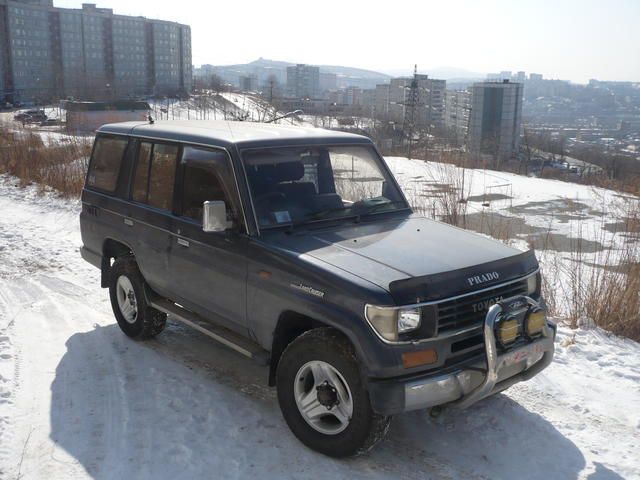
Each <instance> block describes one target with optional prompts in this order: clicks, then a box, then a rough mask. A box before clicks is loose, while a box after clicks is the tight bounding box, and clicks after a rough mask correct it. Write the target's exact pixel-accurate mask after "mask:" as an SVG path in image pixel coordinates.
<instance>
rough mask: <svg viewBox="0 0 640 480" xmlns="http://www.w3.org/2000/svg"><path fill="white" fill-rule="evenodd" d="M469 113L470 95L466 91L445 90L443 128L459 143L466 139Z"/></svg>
mask: <svg viewBox="0 0 640 480" xmlns="http://www.w3.org/2000/svg"><path fill="white" fill-rule="evenodd" d="M470 112H471V94H470V93H469V91H467V90H447V91H446V93H445V116H444V123H445V126H446V127H447V128H448V129H450V130H451V131H452V132H453V133H454V134H455V136H456V138H457V139H458V140H460V141H463V140H465V139H466V138H467V129H468V128H469V113H470Z"/></svg>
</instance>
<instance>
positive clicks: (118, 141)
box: [87, 137, 128, 192]
mask: <svg viewBox="0 0 640 480" xmlns="http://www.w3.org/2000/svg"><path fill="white" fill-rule="evenodd" d="M127 144H128V139H126V138H114V137H98V138H96V144H95V147H94V149H93V155H92V157H91V163H90V166H89V174H88V176H87V185H88V186H90V187H95V188H99V189H100V190H104V191H106V192H113V191H114V190H115V189H116V186H117V185H118V175H119V174H120V167H121V165H122V158H123V157H124V152H125V150H126V149H127Z"/></svg>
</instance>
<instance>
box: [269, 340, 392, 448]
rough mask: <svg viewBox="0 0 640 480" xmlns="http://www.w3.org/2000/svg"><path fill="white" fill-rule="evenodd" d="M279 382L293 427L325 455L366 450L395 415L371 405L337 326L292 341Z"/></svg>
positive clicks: (282, 361)
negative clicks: (380, 412) (382, 412)
mask: <svg viewBox="0 0 640 480" xmlns="http://www.w3.org/2000/svg"><path fill="white" fill-rule="evenodd" d="M276 382H277V388H278V401H279V403H280V409H281V410H282V414H283V416H284V418H285V420H286V422H287V424H288V425H289V428H291V431H292V432H293V433H294V434H295V436H296V437H298V439H299V440H300V441H301V442H302V443H304V444H305V445H307V446H308V447H309V448H312V449H314V450H317V451H318V452H321V453H324V454H325V455H329V456H332V457H346V456H351V455H357V454H360V453H363V452H366V451H367V450H369V449H371V448H372V447H373V446H374V445H375V444H376V443H377V442H379V441H380V440H382V438H384V436H385V434H386V432H387V430H388V428H389V423H390V421H391V417H386V416H382V415H378V414H376V413H375V412H374V411H373V410H372V408H371V403H370V401H369V395H368V393H367V391H366V389H365V388H364V385H363V383H362V380H361V376H360V371H359V368H358V363H357V359H356V355H355V351H354V349H353V346H352V345H351V343H349V341H348V340H347V339H346V338H344V337H343V336H342V335H340V334H339V333H338V332H336V331H335V330H333V329H329V328H319V329H315V330H311V331H309V332H306V333H304V334H303V335H301V336H300V337H298V338H297V339H295V340H294V341H293V342H292V343H291V344H289V346H288V347H287V348H286V350H285V351H284V353H283V354H282V358H281V359H280V362H279V363H278V371H277V380H276Z"/></svg>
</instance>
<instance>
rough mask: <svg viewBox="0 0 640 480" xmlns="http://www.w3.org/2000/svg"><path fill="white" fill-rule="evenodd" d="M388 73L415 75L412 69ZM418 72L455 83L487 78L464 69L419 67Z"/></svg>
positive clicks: (389, 71)
mask: <svg viewBox="0 0 640 480" xmlns="http://www.w3.org/2000/svg"><path fill="white" fill-rule="evenodd" d="M385 72H386V73H388V74H390V75H392V76H394V77H401V76H408V75H411V74H412V73H413V70H411V69H396V70H385ZM418 72H420V73H425V74H427V75H429V76H430V77H431V78H438V79H441V80H453V81H462V80H482V79H484V78H486V76H487V75H486V74H484V73H480V72H472V71H470V70H465V69H463V68H456V67H438V68H425V69H422V68H420V65H418Z"/></svg>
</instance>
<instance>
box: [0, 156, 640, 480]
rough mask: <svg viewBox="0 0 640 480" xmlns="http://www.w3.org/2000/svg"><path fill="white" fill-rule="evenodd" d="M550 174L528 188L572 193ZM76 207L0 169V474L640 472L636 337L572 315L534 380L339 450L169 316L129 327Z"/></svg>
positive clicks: (567, 475) (415, 417)
mask: <svg viewBox="0 0 640 480" xmlns="http://www.w3.org/2000/svg"><path fill="white" fill-rule="evenodd" d="M389 162H390V164H391V166H392V168H393V169H394V170H395V171H396V172H397V173H398V175H399V176H400V178H401V179H402V177H403V176H406V175H412V176H416V175H415V172H414V170H413V169H415V168H417V167H415V165H414V163H415V162H411V163H409V162H407V161H406V160H404V161H402V160H399V159H390V161H389ZM420 168H421V167H420ZM487 175H489V174H488V173H487ZM491 175H493V173H491ZM499 175H501V177H500V179H499V180H496V182H503V180H504V178H503V177H502V176H503V175H507V174H499ZM509 178H510V180H511V181H512V182H516V181H520V179H514V178H511V177H509ZM550 182H551V181H548V180H537V179H526V180H522V181H521V182H520V183H521V185H519V187H518V188H521V189H525V190H526V189H530V191H532V192H541V191H544V192H547V193H548V194H549V195H556V194H557V195H563V192H565V193H564V195H566V196H571V197H573V196H574V194H575V192H574V190H573V189H574V188H577V187H574V186H572V185H568V184H559V185H556V184H555V182H552V183H550ZM564 187H566V190H565V188H564ZM478 188H479V187H478ZM527 191H529V190H527ZM578 194H581V193H580V192H578ZM536 198H537V199H538V200H539V196H538V197H536ZM78 211H79V204H78V203H77V202H68V201H62V200H59V199H56V198H54V197H53V196H51V195H46V196H39V195H38V193H37V190H36V189H35V188H27V189H21V188H19V187H17V186H16V185H15V180H14V179H12V178H9V177H6V176H0V212H3V214H2V215H0V478H8V479H9V478H10V479H16V478H20V479H23V480H28V479H41V478H47V479H49V480H55V479H68V478H74V479H83V478H99V479H107V478H109V479H111V478H114V479H115V478H117V479H120V478H123V479H125V478H140V479H146V478H149V479H151V478H153V479H164V478H166V479H176V478H185V479H186V478H188V479H192V478H225V479H226V478H249V477H255V478H300V479H305V478H308V479H317V478H328V477H332V478H353V479H357V478H363V479H364V478H367V479H370V478H371V479H376V478H415V479H424V478H435V479H441V478H446V479H451V478H454V479H457V478H491V479H493V478H536V479H538V478H539V479H542V478H544V479H547V478H549V479H571V478H590V479H596V478H597V479H605V478H612V479H614V478H640V460H639V457H638V451H640V346H639V345H638V344H637V343H635V342H632V341H629V340H623V339H619V338H615V337H611V336H609V335H607V334H606V333H604V332H602V331H600V330H598V329H592V330H571V329H569V328H567V327H565V326H562V325H561V326H560V330H559V338H558V343H557V354H556V361H555V363H554V364H552V365H551V366H550V367H549V368H548V369H547V370H546V371H544V372H543V373H542V374H541V375H539V376H538V377H536V378H534V379H533V380H531V381H529V382H527V383H524V384H519V385H517V386H515V387H512V388H511V389H509V390H508V391H506V392H505V393H504V394H500V395H497V396H495V397H493V398H490V399H487V400H485V401H483V402H480V403H479V404H477V405H475V406H473V407H472V408H470V409H469V410H467V411H465V412H462V413H453V412H445V413H444V414H443V415H441V416H440V417H438V418H437V419H432V418H430V417H429V416H428V414H427V413H426V412H414V413H410V414H405V415H400V416H398V417H396V418H395V419H394V422H393V424H392V427H391V430H390V432H389V435H388V437H387V439H386V440H385V441H384V442H383V443H382V444H381V445H379V446H378V448H376V449H375V450H374V451H372V452H370V453H369V454H367V455H365V456H363V457H360V458H356V459H351V460H343V461H337V460H332V459H329V458H326V457H324V456H322V455H319V454H316V453H314V452H312V451H309V450H308V449H306V448H305V447H303V446H302V445H301V444H300V443H299V442H298V441H297V440H296V439H295V438H294V437H293V435H292V434H291V433H290V432H289V430H288V428H287V426H286V425H285V423H284V421H283V419H282V417H281V415H280V412H279V409H278V405H277V401H276V398H275V392H274V391H273V390H272V389H270V388H268V387H266V386H265V383H266V378H267V371H266V369H265V368H263V367H258V366H256V365H254V364H252V363H251V362H250V361H249V360H247V359H245V358H244V357H241V356H239V355H237V354H235V353H234V352H232V351H230V350H228V349H226V348H224V347H222V346H220V345H218V344H216V343H214V342H212V341H210V340H209V339H207V338H206V337H203V336H202V335H200V334H198V333H196V332H193V331H190V330H187V329H185V328H183V327H181V326H180V325H177V324H175V323H173V322H170V325H169V326H168V328H167V330H166V331H165V332H163V334H162V335H160V336H159V337H158V338H156V339H154V340H151V341H148V342H134V341H132V340H130V339H128V338H127V337H125V336H124V335H123V334H122V333H121V332H120V331H119V329H118V327H117V325H116V323H115V320H114V318H113V315H112V313H111V308H110V305H109V302H108V295H107V292H106V291H105V290H102V289H100V287H99V275H98V271H97V270H95V269H94V268H93V267H91V266H90V265H88V264H86V263H85V262H84V261H83V260H82V259H81V258H80V256H79V254H78V248H79V246H80V243H81V241H80V235H79V227H78Z"/></svg>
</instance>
